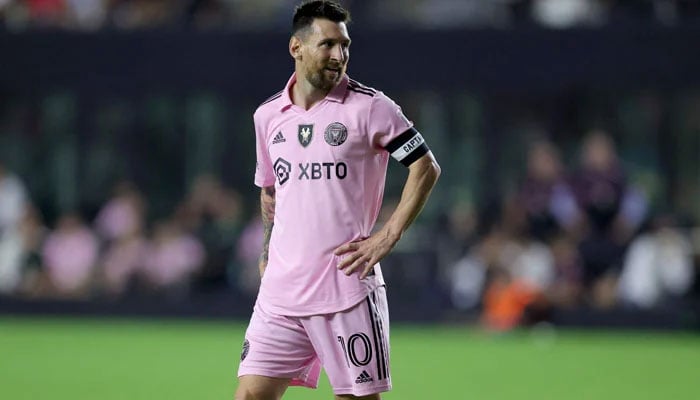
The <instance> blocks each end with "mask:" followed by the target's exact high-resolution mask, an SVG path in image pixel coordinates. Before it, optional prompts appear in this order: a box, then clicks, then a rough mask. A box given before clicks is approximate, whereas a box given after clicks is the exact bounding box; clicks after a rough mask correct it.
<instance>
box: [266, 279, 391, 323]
mask: <svg viewBox="0 0 700 400" xmlns="http://www.w3.org/2000/svg"><path fill="white" fill-rule="evenodd" d="M381 286H384V282H381V281H378V282H376V283H373V284H371V285H369V286H367V287H366V289H364V290H363V291H362V292H358V293H357V294H355V295H353V296H351V297H349V299H350V300H348V301H345V302H343V303H341V304H339V305H338V307H333V308H320V309H319V310H314V311H299V308H302V307H294V308H293V309H292V308H286V307H281V306H278V305H276V304H273V302H271V301H270V300H268V299H265V298H264V297H262V296H260V297H259V298H258V301H257V302H258V304H259V305H261V306H262V307H263V308H265V310H266V311H268V312H271V313H273V314H277V315H284V316H285V317H309V316H312V315H323V314H333V313H338V312H342V311H345V310H347V309H350V308H352V307H354V306H356V305H357V304H358V303H360V302H362V301H364V300H365V299H366V298H367V296H369V295H370V294H371V293H372V292H374V291H375V290H377V288H379V287H381ZM261 301H262V302H261ZM317 304H319V305H321V304H322V305H324V306H325V305H327V303H317ZM303 308H314V306H313V305H308V304H307V305H304V307H303Z"/></svg>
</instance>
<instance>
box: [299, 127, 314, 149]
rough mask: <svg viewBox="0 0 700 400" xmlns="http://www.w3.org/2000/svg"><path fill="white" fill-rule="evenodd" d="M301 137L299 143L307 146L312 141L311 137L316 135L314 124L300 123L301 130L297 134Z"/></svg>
mask: <svg viewBox="0 0 700 400" xmlns="http://www.w3.org/2000/svg"><path fill="white" fill-rule="evenodd" d="M297 137H298V138H299V143H301V145H302V146H304V147H306V146H308V145H309V143H311V139H313V137H314V126H313V125H299V132H298V134H297Z"/></svg>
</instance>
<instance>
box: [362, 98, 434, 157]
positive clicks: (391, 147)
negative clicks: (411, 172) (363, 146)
mask: <svg viewBox="0 0 700 400" xmlns="http://www.w3.org/2000/svg"><path fill="white" fill-rule="evenodd" d="M369 133H370V135H371V140H372V143H373V144H374V145H375V146H378V147H380V148H383V149H385V150H386V151H388V152H389V154H391V156H392V157H393V158H394V159H395V160H396V161H399V162H401V163H402V164H403V165H405V166H409V165H411V164H412V163H413V162H414V161H416V160H417V159H419V158H420V157H421V156H423V155H424V154H426V153H428V151H430V149H429V148H428V145H427V144H426V143H425V140H424V139H423V135H421V134H420V132H418V131H417V130H416V128H414V126H413V122H411V121H410V120H409V119H408V118H406V116H405V115H404V113H403V111H401V107H399V106H398V105H397V104H396V103H395V102H394V101H393V100H391V99H390V98H389V97H387V96H386V95H385V94H384V93H382V92H378V93H377V95H376V96H375V97H374V99H372V106H371V108H370V113H369Z"/></svg>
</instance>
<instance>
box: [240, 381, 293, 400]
mask: <svg viewBox="0 0 700 400" xmlns="http://www.w3.org/2000/svg"><path fill="white" fill-rule="evenodd" d="M289 382H290V379H289V378H270V377H267V376H259V375H245V376H241V377H240V378H239V380H238V388H237V389H236V396H235V400H279V399H281V398H282V395H283V394H284V392H285V391H286V390H287V387H289Z"/></svg>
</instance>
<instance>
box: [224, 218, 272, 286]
mask: <svg viewBox="0 0 700 400" xmlns="http://www.w3.org/2000/svg"><path fill="white" fill-rule="evenodd" d="M263 239H264V238H263V224H262V218H261V217H260V213H255V214H254V215H253V216H252V217H250V219H249V220H248V223H247V224H246V226H245V227H244V228H243V232H241V235H240V237H239V238H238V243H237V244H236V258H237V261H238V262H237V264H238V265H239V266H240V268H239V269H237V270H230V271H229V282H230V283H231V285H232V286H234V287H236V288H238V289H240V290H241V291H243V292H244V293H246V294H249V295H255V294H256V293H257V291H258V287H259V286H260V270H259V268H258V261H259V260H260V255H261V254H262V248H263Z"/></svg>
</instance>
